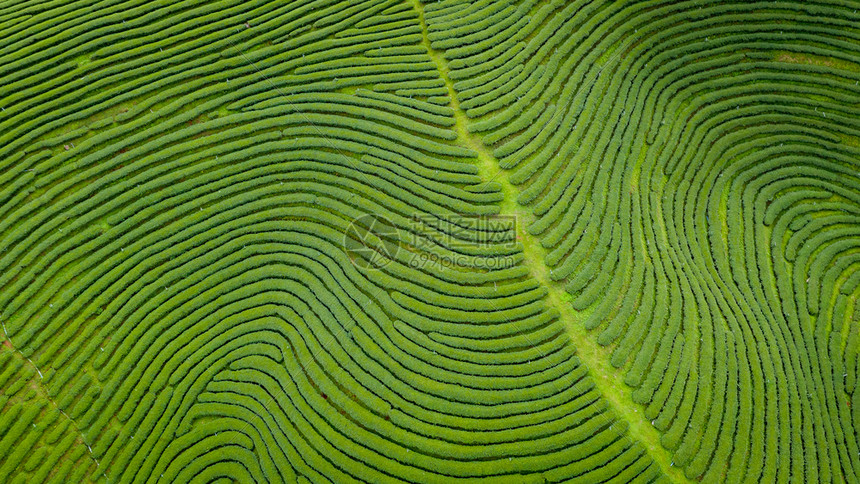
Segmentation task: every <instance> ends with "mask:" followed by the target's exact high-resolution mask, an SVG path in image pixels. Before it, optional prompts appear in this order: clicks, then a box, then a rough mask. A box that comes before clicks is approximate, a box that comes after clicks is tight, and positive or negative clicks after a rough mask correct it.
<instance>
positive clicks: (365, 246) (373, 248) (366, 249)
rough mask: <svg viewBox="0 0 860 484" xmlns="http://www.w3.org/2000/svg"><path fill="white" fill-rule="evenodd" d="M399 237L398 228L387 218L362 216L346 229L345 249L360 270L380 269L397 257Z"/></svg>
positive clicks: (373, 215) (374, 215) (371, 215)
mask: <svg viewBox="0 0 860 484" xmlns="http://www.w3.org/2000/svg"><path fill="white" fill-rule="evenodd" d="M397 236H398V234H397V227H395V226H394V224H393V223H391V221H390V220H388V219H387V218H385V217H383V216H381V215H376V214H367V215H361V216H359V217H356V218H355V219H353V220H352V222H350V223H349V227H347V228H346V232H345V233H344V237H343V248H344V250H346V253H347V255H348V256H349V259H350V260H351V261H352V264H353V265H354V266H356V267H358V268H359V269H370V270H373V269H380V268H382V267H384V266H385V265H387V264H388V263H389V262H391V261H392V260H393V259H394V256H395V255H397V250H398V245H397Z"/></svg>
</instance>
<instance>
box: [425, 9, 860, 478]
mask: <svg viewBox="0 0 860 484" xmlns="http://www.w3.org/2000/svg"><path fill="white" fill-rule="evenodd" d="M858 7H860V4H858V3H857V2H840V1H833V2H826V1H815V2H758V3H751V2H701V1H690V2H685V1H679V2H675V1H672V2H661V1H654V2H651V1H649V2H638V1H637V2H587V1H574V2H560V1H558V2H556V1H550V2H538V1H528V0H526V1H522V2H490V1H483V2H482V1H478V2H470V1H460V0H443V1H442V2H440V3H435V4H432V5H430V6H428V8H427V22H428V25H429V31H430V34H429V37H430V40H431V41H432V46H433V48H434V49H435V50H439V51H443V53H444V56H445V57H446V58H447V59H448V62H449V66H450V67H451V72H450V74H449V75H450V77H451V78H452V79H453V81H454V82H455V84H454V87H455V89H456V91H457V96H458V97H459V102H460V106H461V107H462V108H463V109H464V110H465V112H466V114H467V115H468V116H469V118H470V119H471V123H470V126H469V129H470V130H471V131H472V132H473V133H477V134H479V135H480V136H481V137H482V139H483V142H484V143H485V144H486V145H487V146H488V147H490V148H491V149H492V152H493V155H494V156H495V157H496V158H497V159H498V161H499V163H500V165H501V166H502V167H503V168H506V169H509V170H510V172H509V180H510V182H511V183H513V184H516V185H518V186H519V187H520V189H521V191H520V195H519V202H520V203H522V204H525V205H527V206H528V207H529V208H530V209H531V211H532V212H533V214H534V216H535V220H534V222H533V223H532V224H531V225H530V227H529V231H530V233H531V234H533V235H535V236H537V237H538V238H539V240H540V243H541V244H542V246H543V247H544V248H545V249H546V251H547V255H546V263H547V264H548V265H549V266H550V267H551V268H552V278H553V279H554V280H556V281H559V283H560V284H564V285H565V288H566V290H567V291H568V292H569V293H570V295H571V296H572V304H573V306H574V307H575V308H576V309H577V310H579V311H581V312H582V314H583V315H584V321H585V323H584V324H585V325H586V326H587V327H588V328H590V329H593V330H594V333H593V335H594V337H595V338H596V340H597V341H598V342H599V343H600V344H602V345H607V346H610V347H611V348H612V349H613V356H612V364H613V365H615V366H616V367H619V368H624V370H625V374H626V377H625V381H626V382H627V383H628V384H629V385H630V386H632V387H633V390H632V398H633V400H634V401H636V402H639V403H641V404H642V405H644V406H645V408H646V415H647V416H648V418H649V419H651V420H652V423H653V425H654V426H655V427H656V428H657V429H659V430H660V431H661V433H662V444H663V445H664V446H665V448H667V449H669V450H671V451H673V453H674V465H677V466H682V467H683V468H684V472H685V474H686V476H687V477H688V478H695V479H701V480H702V482H721V481H726V482H744V481H749V482H788V481H791V482H857V481H858V476H860V449H858V431H860V388H858V382H857V379H858V371H860V367H858V358H857V349H858V326H860V306H858V304H857V296H858V294H860V290H858V286H860V87H858V82H860V14H858Z"/></svg>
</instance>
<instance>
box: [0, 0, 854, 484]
mask: <svg viewBox="0 0 860 484" xmlns="http://www.w3.org/2000/svg"><path fill="white" fill-rule="evenodd" d="M481 5H483V4H476V7H475V8H477V7H480V6H481ZM488 8H495V7H492V6H488ZM445 11H446V10H444V9H439V8H437V9H436V10H434V12H436V13H437V15H436V16H435V17H434V18H436V19H437V20H439V21H441V20H442V19H443V16H442V14H443V13H444V12H445ZM499 11H500V12H506V13H508V14H513V13H514V12H513V8H511V7H506V6H502V8H501V9H500V10H499ZM475 25H478V24H475ZM463 30H464V29H459V30H457V31H456V32H457V33H459V32H461V31H463ZM452 32H454V31H453V30H452ZM487 32H489V31H487ZM424 35H425V33H424V32H423V31H422V28H421V23H420V22H419V17H418V12H417V11H416V9H415V8H414V7H413V5H412V4H407V3H403V2H397V1H392V0H366V1H346V2H336V1H331V0H315V1H305V0H297V1H290V2H279V1H238V0H236V1H231V0H225V1H219V2H197V1H193V0H192V1H187V2H174V1H163V2H162V1H138V0H132V1H114V0H105V1H100V2H95V1H89V0H83V1H79V2H62V1H48V2H30V1H22V2H15V1H13V2H4V3H2V4H0V322H2V325H3V331H4V332H3V338H2V347H0V390H2V395H3V396H2V398H0V405H2V407H0V412H2V413H0V481H3V482H6V481H16V482H41V481H45V480H48V481H53V482H80V481H83V480H98V481H102V482H174V481H175V482H192V481H193V482H210V481H218V480H221V481H223V482H228V481H232V480H235V481H241V482H248V481H257V482H309V481H310V482H350V481H366V482H396V481H410V482H443V481H444V482H452V481H461V480H462V481H466V480H469V481H471V480H485V481H487V482H515V483H521V482H546V481H552V482H557V481H565V480H571V479H578V480H581V481H582V482H589V483H593V482H609V481H614V482H651V481H658V480H661V478H662V476H661V471H660V469H659V467H657V465H656V464H655V463H654V462H653V461H652V459H651V456H650V455H649V452H648V451H646V447H645V446H644V445H642V444H641V443H640V442H637V441H635V440H633V439H631V438H630V437H629V435H628V434H627V432H626V427H627V425H626V423H625V422H624V421H622V420H618V419H617V418H616V415H617V413H616V412H615V411H614V410H613V409H612V408H610V407H609V406H608V405H607V403H606V400H605V399H604V398H603V396H602V395H601V394H600V393H599V392H598V391H597V389H596V388H595V384H594V382H593V380H592V378H591V377H590V376H589V374H588V370H587V368H586V367H585V366H584V365H583V364H581V362H580V361H579V359H578V358H577V356H576V354H575V353H576V351H575V348H574V347H573V345H572V344H571V342H570V340H569V338H568V336H567V334H566V332H565V327H564V325H563V324H562V322H561V321H560V320H559V319H558V313H557V311H555V310H554V309H552V308H550V307H548V306H547V304H546V299H545V295H546V292H547V290H546V288H544V287H541V286H540V285H539V284H538V283H537V282H536V281H535V280H534V279H532V278H530V277H529V275H528V273H529V271H528V268H527V267H525V266H524V265H523V264H522V245H521V244H519V243H518V242H516V241H515V240H514V230H513V227H511V226H510V225H509V224H508V225H505V223H499V224H488V225H481V224H478V225H472V224H469V223H468V222H466V221H464V220H472V219H473V218H474V217H479V216H490V215H493V214H495V213H497V212H498V202H500V201H501V197H502V195H501V191H500V186H499V184H497V183H487V181H488V180H483V179H481V178H480V177H479V176H478V175H477V173H478V169H477V168H476V166H475V163H474V158H475V153H474V152H472V151H471V150H469V149H466V148H465V147H464V145H463V144H462V143H461V140H459V139H458V138H457V135H456V133H455V130H454V129H453V126H454V124H455V122H454V116H453V111H452V108H451V107H450V106H449V105H450V104H451V99H450V98H449V97H448V89H447V86H446V85H445V82H444V81H443V78H442V76H440V73H439V71H438V70H437V68H436V65H435V64H434V63H433V62H432V61H431V58H430V57H429V55H428V52H427V49H426V47H424V45H423V44H422V39H424V38H425V37H424ZM535 39H537V37H535ZM520 51H522V49H520ZM510 52H511V53H514V54H516V52H517V51H515V50H511V51H510ZM520 69H522V68H520ZM576 85H577V84H576V83H571V84H570V86H571V87H574V86H576ZM544 92H546V93H549V92H550V91H546V90H541V89H537V88H534V89H530V90H529V93H532V94H534V95H542V93H544ZM476 106H477V105H476ZM834 115H835V114H834ZM661 135H663V133H662V132H661ZM500 139H501V138H500ZM842 156H847V155H842ZM570 166H571V167H572V168H573V167H582V166H587V164H586V163H584V162H583V161H582V160H577V161H576V162H575V163H571V165H570ZM741 176H744V174H743V173H741V172H739V174H738V175H737V176H736V177H734V178H732V179H733V180H734V179H737V180H738V183H739V184H740V185H739V186H741V187H743V186H747V185H749V184H744V183H742V182H743V179H742V178H741ZM834 183H835V182H834ZM816 190H817V191H815V192H814V195H815V196H821V193H823V190H824V188H820V187H819V188H817V189H816ZM583 193H584V192H583ZM646 193H648V192H647V191H646ZM756 193H758V192H753V195H752V196H755V194H756ZM792 193H794V192H792ZM804 200H805V199H804ZM840 200H841V199H840ZM613 203H617V202H613ZM828 203H832V204H837V205H838V206H840V207H841V206H842V205H844V203H843V202H840V201H837V200H833V201H832V202H828ZM796 206H797V207H799V206H800V205H796ZM803 206H806V205H803ZM790 210H795V211H796V210H798V209H797V208H795V205H789V206H786V207H785V211H777V212H774V213H775V215H774V223H773V226H774V227H780V226H782V225H780V224H783V225H784V223H783V222H782V221H783V218H780V217H781V216H782V214H783V213H789V211H790ZM570 213H574V212H570ZM370 215H382V216H383V217H384V219H386V220H388V221H390V223H391V224H393V225H394V228H396V229H397V230H396V231H391V232H385V235H384V236H385V237H386V240H385V241H384V242H385V245H384V247H394V248H396V250H394V251H392V253H391V256H392V260H390V261H388V260H386V261H385V262H388V263H387V264H384V265H382V266H381V267H379V268H375V267H370V268H367V263H368V260H366V258H365V256H364V255H361V254H358V253H348V252H347V251H345V250H344V244H343V243H344V234H349V233H352V232H350V231H349V230H348V227H350V223H351V222H352V221H353V220H358V221H359V225H360V224H362V223H365V222H362V221H366V220H369V217H368V216H370ZM416 215H417V216H418V217H417V218H416ZM834 216H835V215H834ZM458 217H459V218H458ZM463 217H465V219H464V218H463ZM802 217H807V218H811V215H810V214H809V213H808V212H803V213H798V214H796V216H795V218H802ZM500 220H501V221H502V222H504V219H500ZM607 220H608V219H607ZM744 220H746V219H744V218H732V219H730V221H731V223H735V221H738V222H739V223H740V222H743V221H744ZM815 220H818V218H816V219H815ZM816 223H817V222H816ZM834 223H835V222H834ZM460 225H462V226H460ZM616 226H618V227H619V231H621V228H620V226H619V225H616ZM624 230H628V231H629V223H628V224H627V225H625V226H624ZM732 230H734V229H732ZM625 233H626V232H625ZM786 233H787V232H786ZM793 233H794V232H792V234H793ZM798 233H800V232H798ZM824 233H830V231H824V230H817V231H816V230H812V231H810V232H809V233H808V234H806V235H803V234H801V235H799V236H798V237H810V238H815V237H821V234H824ZM764 236H765V235H757V237H764ZM561 239H564V240H571V241H573V240H574V239H573V235H567V234H566V235H565V237H561V238H560V239H559V240H561ZM547 240H549V239H547ZM613 240H618V242H615V244H616V245H617V244H620V243H621V241H626V243H627V244H628V245H629V244H630V242H629V240H628V239H625V235H623V234H622V232H619V233H618V234H617V235H616V236H615V239H613ZM756 240H757V239H756ZM794 240H797V239H794ZM373 242H374V243H373V244H371V246H372V247H379V246H378V245H377V244H376V243H375V242H379V241H375V240H374V241H373ZM577 246H579V245H577ZM780 247H782V245H780ZM833 247H837V244H836V241H834V245H833ZM630 250H631V249H629V248H628V249H627V251H626V252H623V254H624V256H625V257H627V258H630ZM356 254H358V255H356ZM679 254H680V253H679ZM839 254H841V253H839ZM839 254H837V255H839ZM825 256H826V254H822V253H818V252H815V253H808V252H807V251H804V250H803V249H801V250H799V251H797V254H796V259H795V260H796V261H798V262H796V263H801V262H802V263H807V262H808V263H809V264H811V265H812V267H818V265H817V264H818V263H817V262H815V260H813V259H815V258H820V257H825ZM351 257H352V258H353V259H354V260H351ZM840 257H841V256H840ZM440 258H441V260H452V261H455V262H456V263H455V264H453V265H450V264H439V263H433V260H436V259H440ZM427 259H430V263H416V261H419V262H421V261H425V262H426V260H427ZM571 260H572V259H571ZM840 260H841V259H840ZM595 264H596V266H595V268H599V266H600V264H599V260H597V259H595ZM650 267H651V266H649V271H650ZM751 267H755V266H751ZM828 267H829V266H828ZM640 269H641V270H644V269H645V267H644V266H642V267H640ZM583 273H584V272H583ZM779 274H782V273H779ZM821 277H823V278H827V277H832V275H831V273H830V272H826V273H823V274H821ZM628 279H629V277H628ZM843 279H844V278H843V277H842V276H838V275H837V276H836V280H838V281H842V280H843ZM780 281H781V280H780ZM586 282H587V281H586ZM785 284H788V285H789V286H787V287H788V288H789V289H786V290H790V287H791V284H794V282H793V281H792V280H787V281H786V282H785ZM585 286H587V287H591V286H588V285H584V287H585ZM828 287H829V286H828ZM786 294H791V293H790V292H789V293H786ZM828 294H829V293H822V294H821V295H818V294H816V295H815V296H816V297H821V298H824V301H823V303H822V304H821V307H822V312H826V311H830V310H829V308H830V307H831V306H830V304H829V299H827V298H829V297H830V296H829V295H828ZM804 298H805V299H802V300H801V301H802V302H805V301H807V300H811V299H808V298H806V296H804ZM846 298H847V296H844V297H843V298H842V301H843V302H844V301H846V300H847V299H846ZM851 308H853V305H851V304H845V303H843V305H842V310H843V311H847V310H849V309H851ZM715 314H716V313H715ZM673 316H674V317H676V318H677V317H678V315H676V314H674V313H673ZM637 324H639V325H640V326H643V328H640V330H641V329H644V326H645V325H647V323H646V322H641V323H637ZM702 324H703V327H706V326H705V323H702ZM707 327H709V326H707ZM844 328H845V331H848V328H850V325H847V324H846V325H845V326H844ZM622 332H623V331H622ZM852 334H853V333H852ZM707 337H708V338H709V341H710V338H711V336H710V335H708V336H707ZM839 341H841V340H835V342H834V344H833V346H832V348H833V350H834V351H836V352H839V351H841V348H842V347H841V346H840V345H839ZM716 347H717V348H723V346H722V342H720V343H718V344H716ZM735 347H737V348H738V349H742V348H743V345H742V340H741V338H738V339H737V342H735ZM691 348H692V346H691ZM789 354H792V353H789ZM793 354H798V353H797V352H795V353H793ZM677 360H678V358H677V355H676V357H675V359H674V360H673V361H674V362H675V364H676V365H677ZM688 360H689V357H685V359H684V361H688ZM730 361H731V362H732V363H731V364H735V363H734V360H733V359H732V360H730ZM816 361H817V360H816ZM703 362H704V363H703V364H710V360H706V359H704V360H703ZM838 371H841V369H839V370H838ZM818 374H819V373H816V375H818ZM852 376H853V372H852ZM677 380H678V381H679V382H680V383H681V384H682V385H683V382H685V381H686V380H685V379H684V378H682V377H679V378H678V379H677ZM851 385H853V381H852V383H851ZM744 388H746V389H747V390H745V391H748V389H749V387H748V386H747V387H744ZM816 388H817V387H816ZM843 388H845V385H843V387H839V388H838V389H836V390H834V391H842V392H844V391H845V390H844V389H843ZM851 388H853V386H851ZM672 395H673V396H674V393H673V394H672ZM786 401H787V400H786ZM774 402H776V400H774ZM812 402H813V403H814V402H815V401H812ZM685 405H689V402H688V401H685ZM816 408H818V407H816ZM727 428H728V427H727ZM786 428H790V427H786ZM840 428H846V429H850V428H851V427H840ZM827 435H828V436H829V435H830V434H827ZM850 438H853V434H851V435H849V436H847V437H846V439H850ZM839 445H841V443H840V444H839ZM840 448H841V447H839V446H835V447H834V451H836V450H838V449H840ZM822 462H829V461H826V460H822ZM834 462H835V461H834ZM834 470H838V468H834Z"/></svg>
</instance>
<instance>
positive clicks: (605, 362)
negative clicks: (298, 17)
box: [410, 0, 691, 482]
mask: <svg viewBox="0 0 860 484" xmlns="http://www.w3.org/2000/svg"><path fill="white" fill-rule="evenodd" d="M410 1H411V2H412V5H413V6H414V7H415V9H416V10H417V11H418V18H419V21H420V22H421V32H422V40H421V43H422V44H424V46H425V47H426V48H427V52H428V53H429V55H430V58H431V59H432V60H433V62H434V63H435V64H436V67H437V68H438V69H439V73H440V75H441V76H442V79H443V80H444V81H445V86H446V87H447V88H448V95H449V97H450V98H451V108H452V109H453V110H454V120H455V121H456V123H455V130H456V133H457V142H458V143H460V144H462V145H464V146H468V147H469V148H471V149H472V150H474V151H475V153H477V159H478V170H479V173H480V175H481V178H482V179H483V180H486V183H490V182H496V183H498V184H499V185H500V186H501V189H502V194H503V195H504V199H503V200H502V201H501V202H500V204H499V209H500V213H501V214H502V215H514V216H516V217H517V219H516V220H517V232H518V234H517V235H518V239H519V240H520V242H522V244H523V255H524V257H525V261H524V263H525V265H526V266H527V267H528V268H529V270H530V272H531V275H532V276H533V277H534V278H535V279H537V280H538V281H539V282H540V283H541V284H542V285H543V286H544V287H546V288H547V290H548V294H547V304H548V305H549V306H551V307H553V308H555V309H557V310H558V312H559V314H560V317H561V320H562V321H563V322H564V324H565V327H566V328H567V332H568V335H569V336H570V338H571V340H572V341H573V343H574V345H575V346H576V350H577V355H578V356H579V358H580V360H582V361H583V362H584V363H585V366H586V367H587V368H588V370H589V373H590V374H591V378H592V380H594V383H595V385H596V386H597V388H598V389H599V390H600V393H601V394H602V395H603V396H604V397H605V398H606V399H607V400H608V401H609V403H610V406H611V407H612V408H613V410H614V411H615V412H616V414H617V415H618V416H619V417H620V418H622V419H624V420H626V421H627V422H628V423H629V424H630V427H629V429H628V432H629V433H630V435H631V437H633V438H634V439H637V440H638V441H639V442H641V443H642V444H643V445H644V447H645V448H646V449H647V451H648V454H649V455H650V456H651V458H652V459H654V461H655V462H656V463H657V464H658V465H659V466H660V468H661V469H662V470H663V473H664V474H665V475H666V476H667V477H668V478H669V479H670V480H671V481H672V482H691V481H690V480H689V479H687V478H686V477H685V476H684V474H683V472H681V469H680V468H678V467H674V466H673V465H672V455H671V453H670V452H669V451H667V450H666V449H665V448H663V446H662V445H660V434H659V433H658V432H657V429H655V428H654V427H653V426H652V425H651V424H650V422H648V420H647V419H646V418H645V415H644V409H643V408H642V407H641V406H640V405H638V404H636V403H634V402H633V400H632V399H631V397H630V388H628V387H627V386H626V385H625V384H624V370H623V369H617V368H614V367H613V366H612V365H611V364H610V363H609V361H610V358H611V351H610V348H608V347H602V346H600V345H599V344H597V342H596V341H595V340H594V338H593V337H591V336H590V335H589V334H588V332H587V331H586V330H585V328H584V327H583V326H582V325H581V322H582V320H583V319H584V316H585V315H586V314H585V313H581V312H578V311H576V310H574V309H573V307H572V306H571V305H570V303H569V302H568V301H570V296H569V295H568V294H567V292H566V291H565V289H564V281H553V280H552V279H550V277H549V270H548V268H547V265H546V264H544V259H545V258H546V249H544V248H543V247H542V246H541V244H540V242H539V240H538V239H537V237H535V236H533V235H531V234H529V233H528V232H527V231H526V230H525V228H526V227H527V226H528V225H529V224H530V223H531V222H532V221H533V220H534V215H532V214H531V212H530V211H529V210H525V209H523V207H521V206H520V205H519V204H517V202H516V199H517V195H518V191H517V188H516V187H515V186H514V185H513V184H512V183H511V182H510V181H509V180H508V174H507V173H506V172H505V171H504V170H502V169H501V168H499V162H498V160H496V159H495V158H494V157H493V153H492V150H490V149H489V148H487V146H485V145H484V143H483V142H482V141H481V138H480V137H479V136H477V135H475V134H472V133H470V132H469V130H468V128H467V126H468V123H469V118H468V117H467V116H466V113H465V112H464V111H463V110H462V109H461V108H460V103H459V101H458V99H457V95H456V91H455V90H454V83H453V82H452V81H451V78H450V76H449V68H448V61H447V60H446V59H445V58H444V57H443V56H442V54H441V53H440V52H438V51H436V50H434V49H433V48H432V47H430V41H429V39H428V37H427V23H426V21H425V19H424V5H423V4H422V3H421V2H420V1H419V0H410Z"/></svg>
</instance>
